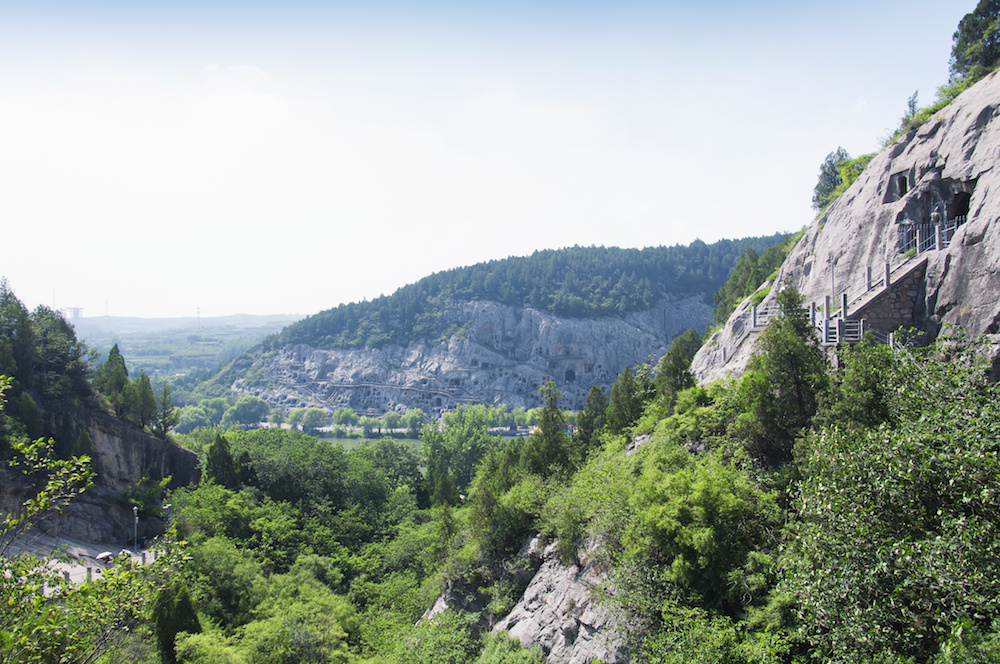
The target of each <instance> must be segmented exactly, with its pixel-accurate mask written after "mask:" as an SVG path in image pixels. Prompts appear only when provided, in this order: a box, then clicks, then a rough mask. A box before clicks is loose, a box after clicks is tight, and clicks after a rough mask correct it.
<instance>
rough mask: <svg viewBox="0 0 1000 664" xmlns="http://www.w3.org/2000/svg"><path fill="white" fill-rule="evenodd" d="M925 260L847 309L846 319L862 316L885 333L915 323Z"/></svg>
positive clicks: (870, 325) (859, 318) (872, 326)
mask: <svg viewBox="0 0 1000 664" xmlns="http://www.w3.org/2000/svg"><path fill="white" fill-rule="evenodd" d="M925 271H926V264H924V266H923V267H922V268H920V269H918V270H915V271H914V272H911V273H910V274H909V275H907V276H906V277H905V278H903V279H901V280H900V281H899V282H898V283H895V284H891V285H890V286H889V288H888V289H886V290H883V292H882V293H880V294H879V295H878V296H877V297H876V298H874V299H873V300H871V301H870V302H868V303H866V304H864V305H862V306H860V307H858V308H856V309H855V310H854V311H849V312H848V315H847V318H848V320H862V319H863V320H864V321H865V323H866V327H867V328H870V329H873V330H877V331H879V332H882V333H885V334H888V333H889V332H895V331H896V330H898V329H899V328H900V327H902V328H908V327H914V326H916V324H917V318H916V311H917V305H918V302H919V301H920V295H921V292H922V290H923V284H924V272H925Z"/></svg>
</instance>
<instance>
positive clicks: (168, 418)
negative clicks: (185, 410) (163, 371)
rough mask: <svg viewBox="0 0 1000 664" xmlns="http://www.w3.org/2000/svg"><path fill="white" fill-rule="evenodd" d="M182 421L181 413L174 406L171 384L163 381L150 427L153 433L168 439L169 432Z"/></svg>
mask: <svg viewBox="0 0 1000 664" xmlns="http://www.w3.org/2000/svg"><path fill="white" fill-rule="evenodd" d="M179 423H180V413H178V411H177V408H176V407H175V406H174V400H173V397H172V396H171V394H170V385H168V384H167V383H165V382H164V383H163V384H162V385H161V386H160V393H159V395H157V397H156V412H155V414H154V415H153V419H152V422H151V423H150V429H151V430H152V432H153V434H154V435H155V436H156V437H158V438H161V439H163V440H166V439H167V434H169V433H170V432H171V430H173V429H174V428H175V427H176V426H177V425H178V424H179Z"/></svg>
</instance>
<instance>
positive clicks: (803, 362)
mask: <svg viewBox="0 0 1000 664" xmlns="http://www.w3.org/2000/svg"><path fill="white" fill-rule="evenodd" d="M777 301H778V305H779V306H780V308H781V315H780V316H777V317H774V318H772V319H771V320H770V321H769V322H768V324H767V328H766V329H765V330H764V331H763V332H762V333H761V334H760V335H759V336H758V337H757V340H756V346H755V348H756V354H755V355H754V356H753V357H752V358H751V359H750V361H749V362H748V363H747V370H746V372H745V373H744V375H743V377H742V378H741V379H740V382H739V385H738V386H737V388H736V391H735V393H734V396H735V397H736V410H737V411H738V412H737V413H735V417H734V420H733V421H732V423H731V424H730V426H729V433H730V435H732V436H734V437H736V438H738V439H740V440H742V441H743V442H744V445H746V448H747V450H748V451H749V452H750V454H751V455H752V456H753V457H754V458H756V459H757V460H759V461H761V462H763V463H764V464H766V465H768V466H778V465H781V464H783V463H786V462H788V461H791V458H792V445H793V443H794V441H795V439H796V438H797V437H798V436H799V434H800V433H801V432H802V431H803V430H804V429H806V428H807V427H808V426H809V425H810V424H811V422H812V419H813V417H814V416H815V415H816V411H817V408H818V404H819V399H820V396H821V394H822V393H823V391H824V390H825V389H826V385H827V370H828V363H827V361H826V356H825V355H824V353H823V349H822V348H821V347H820V345H819V340H818V339H817V337H816V332H815V330H814V329H813V327H812V325H811V323H810V322H809V315H808V312H806V310H805V309H804V308H803V306H802V296H801V295H799V292H798V291H797V290H795V289H794V288H792V287H786V288H784V289H783V290H782V291H781V292H780V293H778V296H777Z"/></svg>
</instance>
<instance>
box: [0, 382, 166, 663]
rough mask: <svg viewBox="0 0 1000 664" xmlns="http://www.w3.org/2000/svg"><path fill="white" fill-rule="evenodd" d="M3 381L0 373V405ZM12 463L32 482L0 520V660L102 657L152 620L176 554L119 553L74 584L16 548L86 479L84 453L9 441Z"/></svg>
mask: <svg viewBox="0 0 1000 664" xmlns="http://www.w3.org/2000/svg"><path fill="white" fill-rule="evenodd" d="M9 385H10V380H9V379H8V378H7V377H6V376H2V375H0V405H2V403H3V399H4V392H5V391H6V390H7V389H8V387H9ZM11 444H12V448H13V452H14V456H13V460H12V463H11V465H12V466H13V467H14V468H15V469H17V470H20V471H22V472H24V473H25V474H26V475H27V476H28V477H30V478H32V479H34V480H36V482H37V484H36V490H35V492H34V493H33V495H31V496H30V497H29V498H28V499H27V500H26V501H25V502H24V503H23V504H22V506H21V509H20V510H19V511H18V512H17V513H8V514H4V515H3V518H2V520H0V606H2V607H3V610H2V611H0V662H4V663H6V662H10V663H14V662H52V663H56V662H59V663H63V662H93V661H109V660H107V659H104V660H101V659H100V658H108V657H111V656H112V654H114V653H115V651H116V650H120V649H122V647H123V646H124V645H126V644H127V643H128V640H129V638H130V631H131V630H141V629H142V628H143V627H144V626H145V625H146V624H148V622H149V621H151V620H153V617H152V613H151V612H152V611H153V610H154V609H155V608H156V603H155V602H154V601H153V600H154V598H156V597H158V596H160V591H161V590H162V589H163V588H164V587H165V584H166V583H167V580H168V579H169V578H171V577H172V576H173V575H172V571H173V569H174V567H175V565H176V564H177V563H178V562H179V560H178V558H177V557H176V556H175V555H173V554H171V553H170V552H169V551H168V550H167V548H166V546H165V547H164V548H163V549H162V550H161V552H160V553H161V555H160V557H158V558H157V560H156V561H155V562H154V563H152V564H150V565H143V566H138V567H133V566H132V565H131V564H128V563H127V562H126V559H125V558H124V557H123V558H120V559H119V562H118V564H116V565H115V566H114V567H113V568H111V569H108V570H105V571H104V573H103V574H101V575H100V576H97V577H96V578H93V579H87V580H86V581H84V582H82V583H79V584H74V583H71V582H70V581H69V580H67V579H66V578H64V577H63V574H62V572H61V571H60V570H58V569H56V568H55V567H53V566H52V563H53V562H54V561H53V560H52V559H49V558H37V557H35V556H34V555H32V554H30V553H27V552H17V551H18V550H17V545H18V543H19V541H21V542H23V541H24V540H25V539H26V537H27V536H30V530H31V529H32V528H33V527H35V526H36V525H38V523H39V522H40V521H41V520H42V519H44V518H47V517H50V516H51V515H52V514H53V513H54V512H58V511H60V510H61V509H62V508H63V507H64V506H65V505H66V504H67V503H68V502H69V501H70V500H72V499H73V498H75V497H76V496H78V495H79V494H81V493H82V492H84V491H85V490H86V489H87V488H88V487H89V486H90V485H91V483H92V482H93V479H94V473H93V471H92V470H91V468H90V459H89V458H86V457H71V458H70V459H65V460H64V459H58V458H54V456H53V449H52V448H53V441H52V440H48V441H45V440H42V439H39V440H36V441H34V442H30V441H28V440H27V439H23V438H17V439H14V440H13V441H12V443H11Z"/></svg>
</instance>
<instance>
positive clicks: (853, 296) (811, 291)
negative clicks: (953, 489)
mask: <svg viewBox="0 0 1000 664" xmlns="http://www.w3.org/2000/svg"><path fill="white" fill-rule="evenodd" d="M998 109H1000V77H998V76H997V75H996V74H993V75H990V76H989V77H987V78H986V79H984V80H982V81H980V82H979V83H977V84H976V85H975V86H973V87H972V88H970V89H969V90H966V91H965V92H963V93H962V94H961V95H960V96H959V97H958V98H956V99H955V100H954V101H953V102H952V103H951V104H949V105H948V106H947V107H945V108H944V109H942V110H941V111H939V112H938V113H936V114H935V115H934V116H933V117H931V118H930V120H928V121H927V122H926V123H925V124H923V125H922V126H921V127H919V128H918V129H916V130H913V131H911V132H909V133H908V134H906V135H905V136H903V137H901V138H900V139H899V141H898V142H896V143H895V144H893V145H890V146H889V147H887V148H885V149H884V150H883V151H882V152H881V153H880V154H878V156H876V157H875V158H874V159H873V160H872V161H871V163H870V164H869V165H868V167H867V168H866V169H865V171H864V172H863V173H862V174H861V176H860V177H859V178H858V179H857V181H855V182H854V183H853V184H852V185H851V187H850V188H849V189H848V190H847V191H846V192H845V193H844V194H843V196H841V197H840V198H839V199H838V200H837V201H835V202H834V203H833V204H832V205H831V206H830V207H829V208H828V209H827V210H826V211H825V212H824V213H823V214H822V215H820V216H819V217H818V218H817V219H816V220H815V221H813V223H812V224H811V225H810V226H809V228H808V229H807V230H806V232H805V235H804V236H803V237H802V239H801V240H800V241H799V242H798V244H797V245H796V246H795V248H794V249H793V250H792V251H791V252H790V254H789V256H788V258H787V259H786V260H785V262H784V264H783V265H782V267H781V269H780V270H779V273H778V277H777V280H776V283H777V286H778V287H781V286H782V285H783V284H791V285H793V286H795V287H796V288H798V289H799V291H800V292H801V293H802V294H803V296H804V299H805V301H806V302H807V303H816V304H817V308H818V311H819V312H821V313H820V318H822V317H823V314H822V312H823V311H824V310H829V311H830V312H831V315H830V317H829V318H830V320H831V321H832V323H833V324H835V325H839V326H841V329H845V327H850V326H851V325H853V324H859V325H860V321H862V320H863V321H865V323H864V325H865V327H866V328H867V329H870V330H872V331H874V332H876V333H880V334H882V335H885V334H887V333H889V332H892V331H894V330H895V329H897V328H898V327H900V326H902V327H909V326H914V327H917V328H919V329H921V330H923V331H924V332H926V333H927V334H928V335H929V337H931V338H933V337H934V336H935V335H937V334H938V332H939V331H940V330H941V328H942V326H944V325H948V324H953V325H958V326H960V327H962V328H965V329H966V330H967V331H968V332H970V333H971V334H973V335H986V337H988V338H990V339H991V340H993V341H1000V297H998V293H1000V233H998V227H997V224H998V223H1000V222H998V217H1000V170H998V169H997V168H996V164H997V160H998V157H1000V122H997V120H996V117H997V114H998ZM772 299H773V297H772V296H771V295H769V296H768V297H767V298H765V299H764V300H763V301H762V302H761V304H760V306H759V307H758V308H757V314H758V316H757V321H756V322H757V327H756V328H754V320H753V311H752V310H751V306H750V303H749V301H746V302H744V303H743V304H742V305H741V307H739V308H738V309H737V310H736V312H734V314H733V316H732V317H731V318H730V320H729V322H728V323H727V325H726V326H725V327H724V329H722V330H720V331H719V333H717V334H716V335H715V336H714V337H712V339H710V340H709V341H708V343H706V344H705V346H704V347H703V348H702V350H701V351H699V353H698V356H697V357H696V358H695V362H694V365H693V369H694V371H695V372H696V375H697V376H698V377H699V379H700V380H702V381H708V380H713V379H716V378H720V377H723V376H725V375H730V374H734V373H739V372H740V371H742V369H743V367H744V366H745V364H746V360H747V358H748V357H749V356H750V354H751V350H752V346H753V339H754V334H753V333H752V332H753V330H754V329H760V328H761V326H762V324H763V322H765V320H766V314H767V311H768V305H769V304H770V302H771V300H772ZM845 305H846V306H845ZM838 321H843V322H842V323H840V322H838ZM994 366H995V368H996V364H995V365H994Z"/></svg>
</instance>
